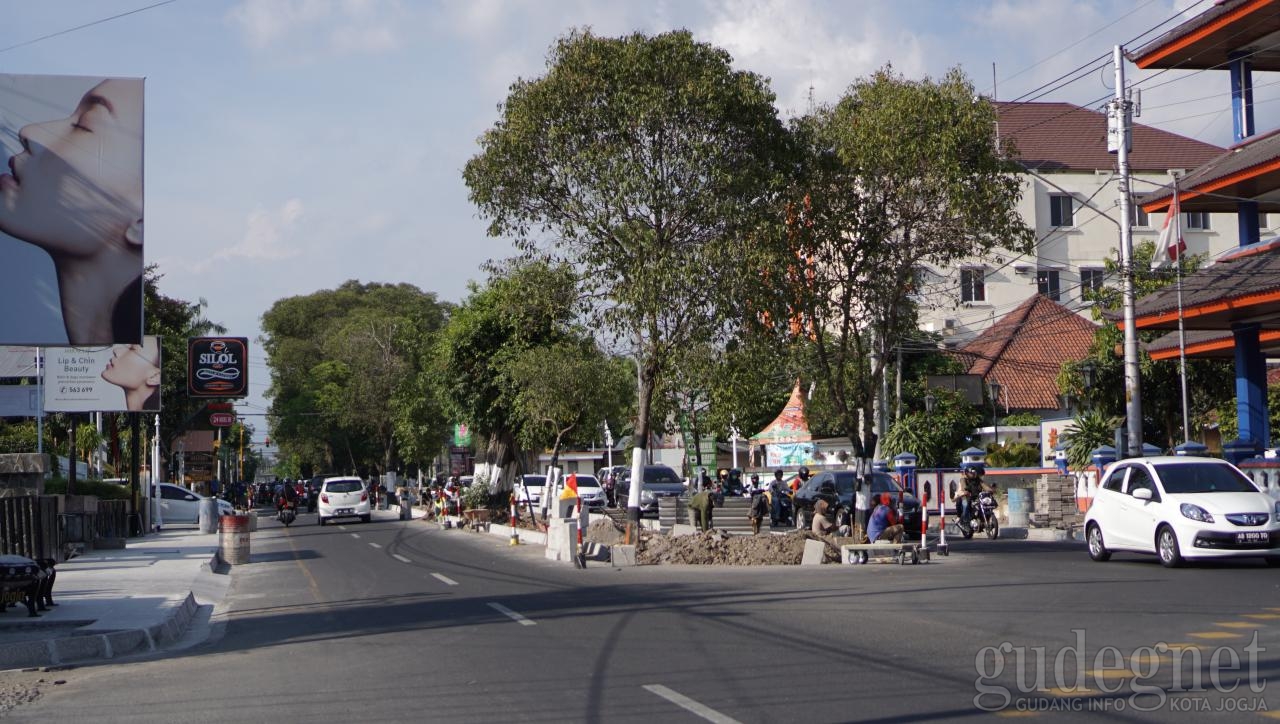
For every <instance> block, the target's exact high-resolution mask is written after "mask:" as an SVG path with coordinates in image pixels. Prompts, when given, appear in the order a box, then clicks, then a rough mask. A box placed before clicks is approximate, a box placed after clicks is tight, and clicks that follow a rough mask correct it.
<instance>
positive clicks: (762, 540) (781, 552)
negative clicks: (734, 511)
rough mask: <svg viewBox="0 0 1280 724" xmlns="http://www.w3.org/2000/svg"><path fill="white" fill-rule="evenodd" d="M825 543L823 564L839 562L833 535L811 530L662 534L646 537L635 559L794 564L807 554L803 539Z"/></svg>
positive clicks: (684, 562)
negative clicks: (775, 532) (677, 535)
mask: <svg viewBox="0 0 1280 724" xmlns="http://www.w3.org/2000/svg"><path fill="white" fill-rule="evenodd" d="M806 540H820V541H822V542H824V543H826V557H825V559H824V561H823V562H824V563H838V562H839V561H840V549H839V548H837V547H836V545H835V543H834V542H833V541H832V540H831V539H830V538H824V537H823V536H820V535H817V534H815V533H811V532H809V531H792V532H790V533H787V534H785V535H754V536H753V535H729V534H728V533H725V532H723V531H718V530H712V531H709V532H706V533H697V534H695V535H683V536H679V537H675V538H672V537H670V536H667V535H662V534H650V533H646V534H645V535H644V536H643V540H642V541H641V542H642V545H641V547H640V551H639V552H638V553H637V554H636V558H637V560H636V562H637V563H641V564H662V563H675V564H686V565H689V564H692V565H718V566H794V565H799V563H800V560H801V558H803V557H804V542H805V541H806Z"/></svg>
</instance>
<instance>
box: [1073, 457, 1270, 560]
mask: <svg viewBox="0 0 1280 724" xmlns="http://www.w3.org/2000/svg"><path fill="white" fill-rule="evenodd" d="M1084 520H1085V522H1084V526H1085V540H1086V541H1087V542H1088V544H1089V557H1091V558H1093V560H1095V561H1105V560H1107V559H1108V558H1110V557H1111V554H1112V553H1113V552H1115V551H1133V552H1137V553H1154V554H1156V555H1157V556H1159V557H1160V562H1161V563H1163V564H1164V565H1166V566H1168V567H1170V568H1172V567H1174V566H1177V565H1179V564H1181V563H1182V561H1183V560H1184V559H1196V558H1244V557H1255V558H1264V559H1265V560H1266V562H1267V564H1268V565H1272V566H1275V565H1280V502H1277V501H1276V500H1275V499H1273V498H1272V497H1271V496H1270V495H1268V494H1266V493H1264V492H1262V491H1261V490H1259V489H1258V486H1256V485H1254V484H1253V481H1252V480H1250V479H1249V478H1248V476H1246V475H1245V474H1244V473H1242V472H1240V470H1239V469H1238V468H1237V467H1236V466H1234V465H1232V464H1231V463H1229V462H1226V461H1225V460H1217V459H1214V458H1201V457H1150V458H1131V459H1128V460H1120V461H1118V462H1115V463H1112V464H1111V466H1110V467H1108V468H1107V470H1106V473H1105V475H1104V476H1103V478H1102V481H1101V483H1100V484H1099V485H1098V490H1097V492H1096V493H1095V494H1094V498H1093V505H1091V506H1090V507H1089V512H1088V513H1087V514H1086V515H1085V519H1084Z"/></svg>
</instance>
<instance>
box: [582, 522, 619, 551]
mask: <svg viewBox="0 0 1280 724" xmlns="http://www.w3.org/2000/svg"><path fill="white" fill-rule="evenodd" d="M626 538H627V529H626V528H624V527H622V526H621V525H619V524H618V523H615V522H614V520H613V519H612V518H602V517H597V516H592V519H591V522H590V523H589V524H588V525H587V529H586V530H584V531H583V532H582V539H583V540H584V541H586V542H587V543H599V544H600V545H606V546H614V545H618V544H619V543H622V542H623V541H624V540H626Z"/></svg>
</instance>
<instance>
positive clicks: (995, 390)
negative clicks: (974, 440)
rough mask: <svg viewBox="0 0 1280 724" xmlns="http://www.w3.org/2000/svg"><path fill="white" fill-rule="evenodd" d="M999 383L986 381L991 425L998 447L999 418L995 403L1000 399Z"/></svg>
mask: <svg viewBox="0 0 1280 724" xmlns="http://www.w3.org/2000/svg"><path fill="white" fill-rule="evenodd" d="M1001 389H1002V388H1001V385H1000V383H999V382H996V381H995V380H992V381H990V382H988V383H987V391H988V392H990V393H991V427H992V429H993V430H994V435H995V443H996V447H1000V420H999V418H998V417H997V414H998V411H997V410H996V403H997V401H998V400H999V399H1000V390H1001Z"/></svg>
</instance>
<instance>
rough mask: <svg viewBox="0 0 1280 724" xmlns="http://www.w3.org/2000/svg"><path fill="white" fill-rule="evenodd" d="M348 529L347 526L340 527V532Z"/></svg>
mask: <svg viewBox="0 0 1280 724" xmlns="http://www.w3.org/2000/svg"><path fill="white" fill-rule="evenodd" d="M346 529H347V526H345V525H340V526H338V530H346Z"/></svg>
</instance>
